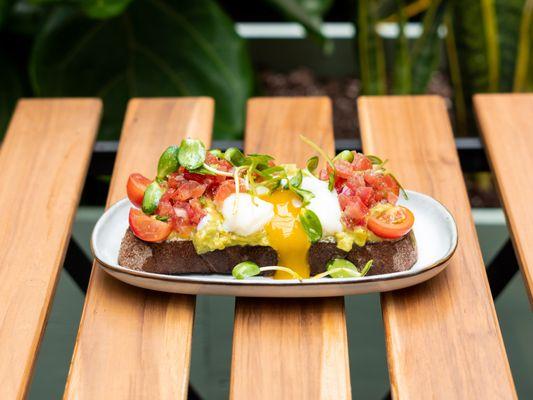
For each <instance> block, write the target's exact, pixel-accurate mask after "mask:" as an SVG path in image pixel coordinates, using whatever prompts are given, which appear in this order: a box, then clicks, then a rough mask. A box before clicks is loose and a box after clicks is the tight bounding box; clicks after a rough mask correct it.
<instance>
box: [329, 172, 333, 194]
mask: <svg viewBox="0 0 533 400" xmlns="http://www.w3.org/2000/svg"><path fill="white" fill-rule="evenodd" d="M334 187H335V173H334V172H330V173H329V175H328V190H329V191H330V192H331V191H332V190H333V188H334Z"/></svg>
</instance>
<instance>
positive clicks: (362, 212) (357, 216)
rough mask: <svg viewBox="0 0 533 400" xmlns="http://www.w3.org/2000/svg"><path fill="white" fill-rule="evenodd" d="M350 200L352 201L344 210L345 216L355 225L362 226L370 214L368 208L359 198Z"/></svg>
mask: <svg viewBox="0 0 533 400" xmlns="http://www.w3.org/2000/svg"><path fill="white" fill-rule="evenodd" d="M349 199H350V201H349V202H348V204H347V205H346V207H345V208H344V215H345V216H346V217H347V218H349V219H350V220H352V221H353V222H354V223H355V224H360V223H362V222H363V221H364V219H365V217H366V216H367V214H368V207H367V206H365V205H364V203H363V202H362V201H361V199H360V198H359V197H350V198H349Z"/></svg>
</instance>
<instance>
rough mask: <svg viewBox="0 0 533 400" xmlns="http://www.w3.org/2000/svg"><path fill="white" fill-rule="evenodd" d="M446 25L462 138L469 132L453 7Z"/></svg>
mask: <svg viewBox="0 0 533 400" xmlns="http://www.w3.org/2000/svg"><path fill="white" fill-rule="evenodd" d="M444 23H445V26H446V30H447V35H446V52H447V55H448V68H449V70H450V79H451V81H452V84H453V99H454V102H453V103H454V109H455V123H456V128H457V131H458V133H459V135H460V136H465V135H466V134H467V131H468V125H467V114H466V101H465V97H464V90H463V81H462V77H461V71H460V70H459V57H458V55H457V44H456V42H455V34H454V32H455V29H454V25H453V16H452V9H451V7H447V8H446V11H445V14H444Z"/></svg>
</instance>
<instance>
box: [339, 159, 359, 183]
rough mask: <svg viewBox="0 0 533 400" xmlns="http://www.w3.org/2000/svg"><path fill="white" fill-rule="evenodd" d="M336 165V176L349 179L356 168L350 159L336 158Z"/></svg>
mask: <svg viewBox="0 0 533 400" xmlns="http://www.w3.org/2000/svg"><path fill="white" fill-rule="evenodd" d="M334 165H335V170H336V174H335V176H338V177H340V178H344V179H349V178H350V177H351V176H352V175H353V172H354V170H353V167H352V164H350V163H349V162H348V161H346V160H343V159H342V158H339V159H338V160H335V164H334Z"/></svg>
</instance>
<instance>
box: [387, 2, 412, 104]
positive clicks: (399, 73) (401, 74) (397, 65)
mask: <svg viewBox="0 0 533 400" xmlns="http://www.w3.org/2000/svg"><path fill="white" fill-rule="evenodd" d="M396 3H397V5H398V15H399V18H400V20H399V27H400V33H399V37H398V40H397V42H396V49H395V52H394V79H393V81H392V84H393V86H392V89H393V92H394V93H395V94H407V93H410V92H411V57H410V55H409V43H408V41H407V35H406V34H405V25H406V24H407V17H406V16H405V12H404V7H405V3H404V1H403V0H396Z"/></svg>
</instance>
